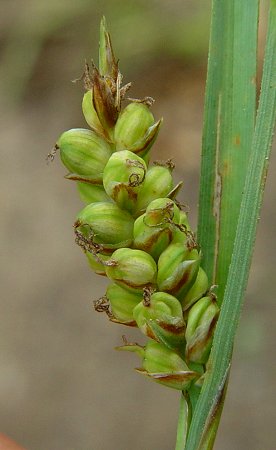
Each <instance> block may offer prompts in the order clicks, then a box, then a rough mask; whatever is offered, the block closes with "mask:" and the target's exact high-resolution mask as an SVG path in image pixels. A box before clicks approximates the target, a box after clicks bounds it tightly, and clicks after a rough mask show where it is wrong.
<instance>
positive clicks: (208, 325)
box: [185, 295, 219, 364]
mask: <svg viewBox="0 0 276 450" xmlns="http://www.w3.org/2000/svg"><path fill="white" fill-rule="evenodd" d="M218 314H219V307H218V305H217V302H216V300H215V299H214V298H213V296H212V295H210V296H206V297H203V298H201V299H200V300H198V301H197V302H196V303H195V304H194V305H193V306H192V307H191V309H190V311H189V314H188V320H187V329H186V334H185V337H186V341H187V345H186V351H185V354H186V358H187V360H188V361H192V362H195V363H200V364H205V363H206V362H207V360H208V357H209V353H210V349H211V345H212V340H213V334H214V330H215V326H216V323H217V319H218Z"/></svg>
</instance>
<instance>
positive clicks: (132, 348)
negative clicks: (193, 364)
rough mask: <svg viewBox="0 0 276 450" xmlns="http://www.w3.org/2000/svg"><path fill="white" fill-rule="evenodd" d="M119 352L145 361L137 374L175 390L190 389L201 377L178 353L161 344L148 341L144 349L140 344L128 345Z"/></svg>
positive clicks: (118, 348) (119, 348) (120, 348)
mask: <svg viewBox="0 0 276 450" xmlns="http://www.w3.org/2000/svg"><path fill="white" fill-rule="evenodd" d="M117 350H123V351H128V352H134V353H137V354H138V356H140V357H141V358H142V361H143V362H142V367H141V368H140V369H136V370H137V372H139V373H141V374H142V375H145V376H147V377H148V378H150V379H151V380H153V381H156V382H157V383H159V384H163V385H164V386H167V387H170V388H173V389H178V390H180V391H183V390H186V389H189V387H190V385H191V382H192V381H193V380H194V379H196V378H198V377H199V376H200V374H199V373H197V372H194V371H192V370H190V369H189V367H188V366H187V364H186V363H185V362H184V361H183V359H182V358H181V357H180V356H179V354H178V353H177V352H176V351H174V350H171V349H169V348H168V347H166V346H165V345H163V344H161V343H159V342H155V341H148V342H147V344H146V346H145V347H144V348H143V347H141V346H140V345H138V344H126V345H123V346H121V347H117Z"/></svg>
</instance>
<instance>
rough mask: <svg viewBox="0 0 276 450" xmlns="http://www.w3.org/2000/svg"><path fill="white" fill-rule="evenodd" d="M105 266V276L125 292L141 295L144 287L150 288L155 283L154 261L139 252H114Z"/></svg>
mask: <svg viewBox="0 0 276 450" xmlns="http://www.w3.org/2000/svg"><path fill="white" fill-rule="evenodd" d="M107 264H108V266H107V267H106V274H107V276H108V277H109V278H110V279H111V280H112V281H114V282H115V283H117V284H118V285H119V286H122V287H123V288H125V289H127V290H130V291H134V292H141V293H142V292H143V289H144V287H151V286H154V285H155V283H156V273H157V268H156V264H155V261H154V260H153V258H152V257H151V256H150V255H149V254H148V253H146V252H143V251H141V250H133V249H129V248H121V249H119V250H116V251H115V252H114V253H113V254H112V257H111V259H110V260H109V261H108V262H107Z"/></svg>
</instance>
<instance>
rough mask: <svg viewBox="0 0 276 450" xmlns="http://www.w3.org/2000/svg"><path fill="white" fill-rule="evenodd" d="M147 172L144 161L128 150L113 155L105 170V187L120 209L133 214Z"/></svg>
mask: <svg viewBox="0 0 276 450" xmlns="http://www.w3.org/2000/svg"><path fill="white" fill-rule="evenodd" d="M146 170H147V167H146V164H145V162H144V161H143V159H142V158H140V157H139V156H137V155H135V154H134V153H132V152H130V151H128V150H122V151H120V152H116V153H113V155H112V156H111V157H110V158H109V160H108V163H107V164H106V166H105V169H104V174H103V185H104V188H105V190H106V192H107V194H108V195H109V196H110V197H111V198H112V199H113V200H114V201H115V202H116V203H117V205H118V206H119V207H120V208H122V209H126V210H128V211H130V212H133V210H134V208H135V205H136V199H137V193H138V191H139V189H140V186H141V184H142V183H143V180H144V177H145V174H146Z"/></svg>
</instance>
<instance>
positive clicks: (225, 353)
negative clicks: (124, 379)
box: [185, 0, 276, 450]
mask: <svg viewBox="0 0 276 450" xmlns="http://www.w3.org/2000/svg"><path fill="white" fill-rule="evenodd" d="M275 65H276V0H272V2H271V8H270V18H269V26H268V33H267V42H266V51H265V61H264V69H263V78H262V88H261V95H260V102H259V108H258V113H257V118H256V128H255V132H254V136H253V143H252V156H251V158H250V160H249V164H248V167H247V175H246V180H245V187H244V195H243V199H242V204H241V213H240V216H239V221H238V226H237V234H236V239H235V245H234V250H233V256H232V261H231V265H230V269H229V276H228V280H227V285H226V289H225V295H224V300H223V304H222V308H221V313H220V318H219V321H218V325H217V329H216V333H215V337H214V343H213V348H212V352H211V357H210V364H209V371H208V372H207V375H206V379H205V382H204V385H203V388H202V393H201V395H200V397H199V400H198V403H197V407H196V410H195V413H194V416H193V420H192V423H191V426H190V431H189V435H188V440H187V444H186V447H185V449H186V450H203V449H205V448H206V449H207V448H208V446H206V442H205V443H203V444H202V435H203V433H204V430H206V426H207V425H208V420H209V418H210V409H211V410H212V408H213V406H214V405H215V404H216V401H217V396H218V393H219V392H220V391H221V390H222V389H223V387H224V385H225V381H226V379H227V375H228V372H229V367H230V362H231V356H232V349H233V342H234V337H235V333H236V329H237V325H238V320H239V316H240V311H241V307H242V303H243V297H244V292H245V289H246V284H247V279H248V273H249V268H250V263H251V258H252V254H253V248H254V242H255V236H256V228H257V223H258V218H259V212H260V207H261V202H262V197H263V191H264V186H265V181H266V174H267V168H268V161H269V155H270V149H271V144H272V137H273V128H274V124H275V118H276V71H275ZM209 448H212V447H209Z"/></svg>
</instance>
